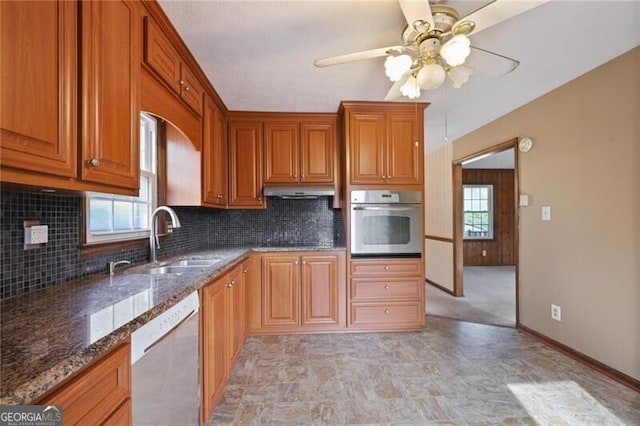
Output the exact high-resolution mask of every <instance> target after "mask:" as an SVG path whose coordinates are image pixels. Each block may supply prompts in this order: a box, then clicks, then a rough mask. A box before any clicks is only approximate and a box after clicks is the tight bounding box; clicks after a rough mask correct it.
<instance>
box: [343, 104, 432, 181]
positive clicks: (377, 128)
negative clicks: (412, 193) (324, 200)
mask: <svg viewBox="0 0 640 426" xmlns="http://www.w3.org/2000/svg"><path fill="white" fill-rule="evenodd" d="M425 108H426V104H406V103H382V102H363V103H359V102H344V103H342V105H341V111H342V112H343V114H344V118H345V119H344V126H345V137H346V142H347V150H348V154H349V164H348V167H349V182H350V184H351V185H405V186H419V185H422V181H423V177H422V176H423V171H422V165H423V161H424V159H423V156H424V149H423V146H424V135H423V132H424V131H423V113H424V109H425Z"/></svg>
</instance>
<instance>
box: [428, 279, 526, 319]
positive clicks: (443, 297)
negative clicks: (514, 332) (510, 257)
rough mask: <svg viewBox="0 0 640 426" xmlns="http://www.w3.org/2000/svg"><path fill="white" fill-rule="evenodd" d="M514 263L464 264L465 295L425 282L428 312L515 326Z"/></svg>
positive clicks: (434, 314)
mask: <svg viewBox="0 0 640 426" xmlns="http://www.w3.org/2000/svg"><path fill="white" fill-rule="evenodd" d="M515 280H516V277H515V267H514V266H465V267H464V297H454V296H452V295H450V294H448V293H446V292H444V291H442V290H441V289H439V288H437V287H434V286H432V285H430V284H428V283H427V284H426V295H427V297H426V299H427V302H426V304H427V315H433V316H439V317H444V318H453V319H459V320H463V321H470V322H477V323H481V324H491V325H501V326H507V327H515V325H516V306H515V303H516V295H515V291H516V281H515Z"/></svg>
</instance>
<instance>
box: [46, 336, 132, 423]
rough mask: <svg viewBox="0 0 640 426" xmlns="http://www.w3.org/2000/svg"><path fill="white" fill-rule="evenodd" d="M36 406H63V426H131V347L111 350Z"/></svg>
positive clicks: (124, 345)
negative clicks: (105, 425)
mask: <svg viewBox="0 0 640 426" xmlns="http://www.w3.org/2000/svg"><path fill="white" fill-rule="evenodd" d="M37 404H41V405H62V415H63V421H64V424H65V425H97V424H108V425H130V424H131V356H130V345H129V344H128V343H126V344H123V345H121V346H119V347H117V348H116V349H114V350H112V351H111V352H110V353H109V354H107V355H106V356H104V357H102V358H100V359H99V360H97V361H96V362H95V363H93V364H92V365H90V366H89V367H87V368H86V369H85V370H83V371H82V372H80V373H79V374H78V375H77V376H76V377H74V378H72V379H71V380H70V381H68V382H67V383H64V384H63V385H61V386H60V387H58V388H57V389H56V390H55V391H54V392H53V393H52V394H50V395H48V396H46V397H44V398H42V399H40V400H39V401H37Z"/></svg>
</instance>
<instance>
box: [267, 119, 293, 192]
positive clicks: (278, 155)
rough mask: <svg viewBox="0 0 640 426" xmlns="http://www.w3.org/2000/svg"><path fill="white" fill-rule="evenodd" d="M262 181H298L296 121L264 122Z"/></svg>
mask: <svg viewBox="0 0 640 426" xmlns="http://www.w3.org/2000/svg"><path fill="white" fill-rule="evenodd" d="M264 134H265V140H264V172H265V173H264V182H265V183H297V182H298V169H299V166H298V123H269V122H266V123H264Z"/></svg>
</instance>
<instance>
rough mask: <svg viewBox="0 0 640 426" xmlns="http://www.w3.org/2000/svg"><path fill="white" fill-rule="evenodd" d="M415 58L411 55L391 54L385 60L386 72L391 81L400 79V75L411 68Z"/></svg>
mask: <svg viewBox="0 0 640 426" xmlns="http://www.w3.org/2000/svg"><path fill="white" fill-rule="evenodd" d="M411 65H413V59H411V56H409V55H397V56H393V55H389V56H387V59H386V60H385V61H384V69H385V74H386V75H387V77H389V80H391V81H398V80H399V79H400V77H402V75H403V74H404V73H406V72H407V71H409V70H410V69H411Z"/></svg>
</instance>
